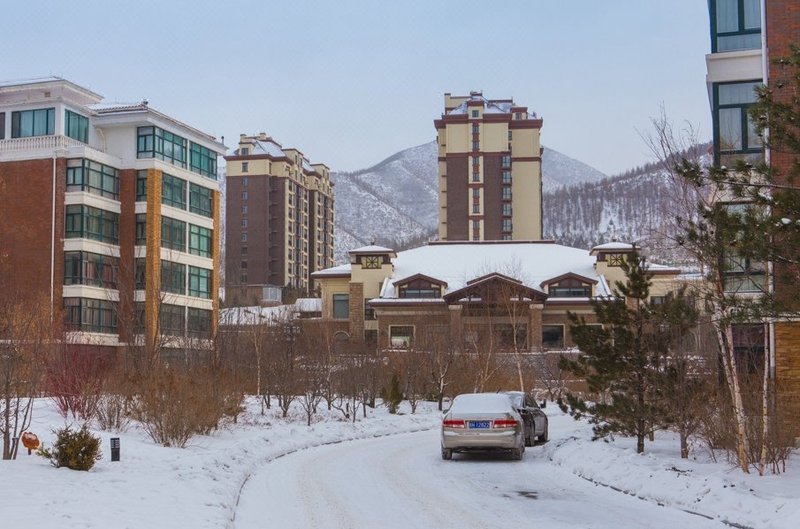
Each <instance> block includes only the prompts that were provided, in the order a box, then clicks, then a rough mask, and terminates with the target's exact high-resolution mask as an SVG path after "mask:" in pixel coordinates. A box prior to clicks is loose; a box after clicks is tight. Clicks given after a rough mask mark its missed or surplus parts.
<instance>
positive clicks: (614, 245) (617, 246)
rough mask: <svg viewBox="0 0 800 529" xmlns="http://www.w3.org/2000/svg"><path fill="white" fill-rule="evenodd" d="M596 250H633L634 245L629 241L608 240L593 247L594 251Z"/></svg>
mask: <svg viewBox="0 0 800 529" xmlns="http://www.w3.org/2000/svg"><path fill="white" fill-rule="evenodd" d="M596 250H633V245H632V244H628V243H627V242H616V241H615V242H607V243H604V244H598V245H597V246H595V247H594V248H592V251H593V252H594V251H596Z"/></svg>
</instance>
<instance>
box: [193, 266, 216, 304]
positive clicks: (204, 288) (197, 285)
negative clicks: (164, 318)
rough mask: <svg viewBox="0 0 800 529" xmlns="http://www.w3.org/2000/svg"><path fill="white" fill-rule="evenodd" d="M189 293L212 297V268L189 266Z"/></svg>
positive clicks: (201, 296)
mask: <svg viewBox="0 0 800 529" xmlns="http://www.w3.org/2000/svg"><path fill="white" fill-rule="evenodd" d="M189 295H190V296H194V297H196V298H205V299H211V270H208V269H205V268H198V267H196V266H190V267H189Z"/></svg>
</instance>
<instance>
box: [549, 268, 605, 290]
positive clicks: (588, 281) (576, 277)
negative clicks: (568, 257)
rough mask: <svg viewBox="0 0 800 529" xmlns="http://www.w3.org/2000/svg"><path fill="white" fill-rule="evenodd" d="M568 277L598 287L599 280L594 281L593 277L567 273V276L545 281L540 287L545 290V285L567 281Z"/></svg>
mask: <svg viewBox="0 0 800 529" xmlns="http://www.w3.org/2000/svg"><path fill="white" fill-rule="evenodd" d="M568 277H572V278H574V279H577V280H578V281H580V282H581V283H590V284H592V285H596V284H597V279H592V278H591V277H585V276H582V275H580V274H576V273H574V272H567V273H566V274H561V275H560V276H556V277H551V278H550V279H545V280H544V281H542V282H541V283H539V286H540V287H542V288H544V286H545V285H549V284H550V283H555V282H557V281H561V280H562V279H566V278H568Z"/></svg>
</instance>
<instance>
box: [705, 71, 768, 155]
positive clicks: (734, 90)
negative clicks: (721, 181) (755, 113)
mask: <svg viewBox="0 0 800 529" xmlns="http://www.w3.org/2000/svg"><path fill="white" fill-rule="evenodd" d="M760 84H761V82H760V81H748V82H745V83H716V84H714V140H715V141H714V147H715V153H714V155H715V157H716V158H717V162H718V163H723V164H724V163H729V162H726V160H720V155H721V154H723V155H724V154H731V153H735V154H736V153H738V154H741V153H756V154H760V153H761V149H762V146H763V144H762V140H761V137H760V136H759V135H758V132H757V131H756V128H755V123H754V122H753V121H752V119H751V117H750V114H749V112H748V110H749V109H750V107H751V106H752V105H753V103H755V101H756V92H755V89H756V87H757V86H759V85H760Z"/></svg>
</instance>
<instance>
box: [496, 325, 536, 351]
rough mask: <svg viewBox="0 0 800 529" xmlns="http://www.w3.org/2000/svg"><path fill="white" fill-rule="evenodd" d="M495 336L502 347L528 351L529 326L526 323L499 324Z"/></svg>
mask: <svg viewBox="0 0 800 529" xmlns="http://www.w3.org/2000/svg"><path fill="white" fill-rule="evenodd" d="M494 334H495V336H496V337H497V343H498V344H499V345H500V347H505V348H512V347H516V348H517V349H527V347H528V326H527V325H526V324H525V323H516V324H513V325H512V324H511V323H498V324H496V325H495V326H494Z"/></svg>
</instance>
